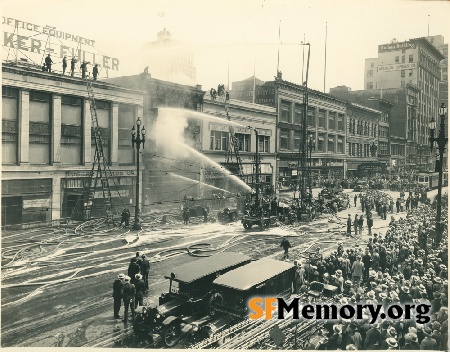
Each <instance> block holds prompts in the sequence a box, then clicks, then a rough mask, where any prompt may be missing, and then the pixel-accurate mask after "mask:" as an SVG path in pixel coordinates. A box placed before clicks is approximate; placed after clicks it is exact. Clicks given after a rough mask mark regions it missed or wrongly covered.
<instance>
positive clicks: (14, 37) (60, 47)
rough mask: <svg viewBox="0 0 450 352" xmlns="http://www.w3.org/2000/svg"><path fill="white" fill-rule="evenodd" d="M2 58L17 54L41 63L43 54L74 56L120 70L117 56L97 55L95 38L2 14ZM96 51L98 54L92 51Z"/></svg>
mask: <svg viewBox="0 0 450 352" xmlns="http://www.w3.org/2000/svg"><path fill="white" fill-rule="evenodd" d="M2 30H3V47H4V48H5V49H6V50H3V59H6V60H13V59H15V58H16V54H17V56H18V57H23V58H26V59H31V60H32V61H34V62H35V63H36V64H38V65H42V61H43V55H44V54H45V55H46V54H50V55H52V56H53V57H59V58H61V59H62V58H63V57H64V56H65V55H66V56H67V58H68V61H70V59H71V58H72V57H75V58H76V59H77V60H78V61H81V62H82V61H89V62H90V63H91V64H92V65H95V64H98V65H99V66H101V67H103V68H105V69H111V70H115V71H119V59H117V58H113V57H109V56H106V55H103V54H100V53H99V51H98V50H96V49H95V47H94V44H95V41H94V40H92V39H88V38H84V37H81V36H78V35H75V34H72V33H66V32H64V31H61V30H58V29H56V27H49V26H40V25H37V24H34V23H29V22H24V21H20V20H17V19H14V18H9V17H3V16H2ZM94 50H96V51H97V52H98V53H93V52H92V51H94Z"/></svg>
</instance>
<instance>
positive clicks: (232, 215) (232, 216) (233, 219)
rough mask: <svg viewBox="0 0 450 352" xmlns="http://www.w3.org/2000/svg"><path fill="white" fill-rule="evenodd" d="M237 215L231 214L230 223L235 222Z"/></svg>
mask: <svg viewBox="0 0 450 352" xmlns="http://www.w3.org/2000/svg"><path fill="white" fill-rule="evenodd" d="M237 217H238V216H237V214H236V213H232V214H231V221H236V220H237Z"/></svg>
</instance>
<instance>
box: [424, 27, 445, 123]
mask: <svg viewBox="0 0 450 352" xmlns="http://www.w3.org/2000/svg"><path fill="white" fill-rule="evenodd" d="M427 39H428V40H429V41H430V43H431V44H433V45H434V46H435V47H436V49H438V50H439V51H440V52H441V54H442V55H444V57H445V59H444V60H442V61H441V62H440V63H439V67H440V69H441V79H440V82H439V104H441V103H444V104H445V106H447V107H448V43H444V37H443V36H442V35H434V36H429V37H427ZM447 122H448V120H447V121H446V124H447V126H448V123H447Z"/></svg>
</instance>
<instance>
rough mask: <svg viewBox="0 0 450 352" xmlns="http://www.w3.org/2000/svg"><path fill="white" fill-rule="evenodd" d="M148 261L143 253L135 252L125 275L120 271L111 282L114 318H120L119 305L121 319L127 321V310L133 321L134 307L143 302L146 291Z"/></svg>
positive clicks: (148, 269) (148, 270) (148, 271)
mask: <svg viewBox="0 0 450 352" xmlns="http://www.w3.org/2000/svg"><path fill="white" fill-rule="evenodd" d="M149 273H150V262H149V261H148V259H147V257H146V255H145V254H142V255H141V254H140V253H139V252H137V253H136V256H135V257H133V258H131V260H130V264H129V266H128V272H127V275H125V274H123V273H121V274H119V275H118V276H117V278H116V280H114V283H113V294H112V296H113V299H114V318H115V319H120V318H121V317H120V315H119V312H120V307H121V306H122V302H123V306H124V314H123V321H124V322H125V323H127V322H128V312H129V310H131V317H132V320H133V321H134V318H135V309H136V308H137V307H138V306H142V305H143V304H144V302H143V301H144V295H145V294H146V293H148V289H149V288H148V275H149Z"/></svg>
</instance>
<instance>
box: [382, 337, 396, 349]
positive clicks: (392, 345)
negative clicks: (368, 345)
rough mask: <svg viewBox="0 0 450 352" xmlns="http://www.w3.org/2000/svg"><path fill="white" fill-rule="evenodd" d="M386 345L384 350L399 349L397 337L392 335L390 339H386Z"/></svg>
mask: <svg viewBox="0 0 450 352" xmlns="http://www.w3.org/2000/svg"><path fill="white" fill-rule="evenodd" d="M385 342H386V347H387V348H381V349H382V350H383V349H384V350H386V349H387V350H396V349H398V343H397V339H395V338H393V337H390V338H388V339H386V341H385Z"/></svg>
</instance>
